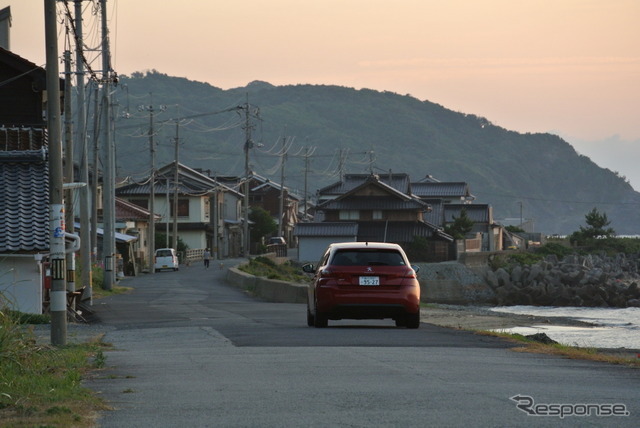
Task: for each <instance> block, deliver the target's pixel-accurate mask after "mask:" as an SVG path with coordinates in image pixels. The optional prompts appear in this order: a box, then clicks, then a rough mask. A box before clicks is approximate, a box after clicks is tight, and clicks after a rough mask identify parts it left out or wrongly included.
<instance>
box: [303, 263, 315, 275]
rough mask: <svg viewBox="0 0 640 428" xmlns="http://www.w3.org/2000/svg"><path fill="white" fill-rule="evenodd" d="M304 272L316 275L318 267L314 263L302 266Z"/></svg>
mask: <svg viewBox="0 0 640 428" xmlns="http://www.w3.org/2000/svg"><path fill="white" fill-rule="evenodd" d="M302 271H303V272H306V273H316V267H315V266H314V265H313V264H312V263H307V264H305V265H302Z"/></svg>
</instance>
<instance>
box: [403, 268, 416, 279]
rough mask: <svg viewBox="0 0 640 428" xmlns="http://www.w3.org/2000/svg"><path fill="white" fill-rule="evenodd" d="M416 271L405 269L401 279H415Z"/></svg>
mask: <svg viewBox="0 0 640 428" xmlns="http://www.w3.org/2000/svg"><path fill="white" fill-rule="evenodd" d="M417 277H418V276H417V275H416V271H414V270H413V269H407V270H406V271H405V273H404V275H403V278H417Z"/></svg>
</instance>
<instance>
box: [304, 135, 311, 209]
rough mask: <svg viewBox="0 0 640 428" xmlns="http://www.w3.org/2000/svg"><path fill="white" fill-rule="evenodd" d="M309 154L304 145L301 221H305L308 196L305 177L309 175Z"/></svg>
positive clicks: (307, 148)
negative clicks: (302, 215)
mask: <svg viewBox="0 0 640 428" xmlns="http://www.w3.org/2000/svg"><path fill="white" fill-rule="evenodd" d="M310 157H311V154H310V153H309V147H308V146H307V147H305V151H304V211H303V212H304V219H303V221H307V201H308V199H309V196H308V194H307V191H308V190H307V178H308V175H309V158H310Z"/></svg>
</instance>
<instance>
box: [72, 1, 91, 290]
mask: <svg viewBox="0 0 640 428" xmlns="http://www.w3.org/2000/svg"><path fill="white" fill-rule="evenodd" d="M75 28H76V89H77V91H78V94H77V101H76V111H77V114H78V126H77V127H76V129H75V138H74V140H75V143H76V144H77V145H78V147H80V153H81V156H80V180H81V181H82V182H83V183H86V185H85V187H84V188H83V189H82V190H81V194H80V244H81V246H80V263H81V270H82V285H83V286H84V287H85V291H84V295H83V296H81V297H86V298H88V299H91V298H92V296H93V290H92V288H91V287H92V281H91V238H90V236H91V233H90V232H91V231H90V226H89V161H88V158H89V151H88V147H87V131H86V120H85V115H86V109H85V104H84V103H85V99H84V91H85V85H84V53H83V49H84V47H83V45H82V43H83V37H82V0H75ZM96 171H97V169H96ZM94 174H96V172H94ZM93 197H94V199H95V197H96V196H95V193H94V196H93ZM90 301H91V300H90Z"/></svg>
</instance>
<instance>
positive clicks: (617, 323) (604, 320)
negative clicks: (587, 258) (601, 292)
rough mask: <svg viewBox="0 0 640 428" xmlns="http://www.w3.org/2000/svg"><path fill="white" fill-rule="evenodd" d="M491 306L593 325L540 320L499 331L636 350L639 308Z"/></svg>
mask: <svg viewBox="0 0 640 428" xmlns="http://www.w3.org/2000/svg"><path fill="white" fill-rule="evenodd" d="M492 310H493V311H496V312H507V313H513V314H522V315H534V316H539V317H567V318H572V319H576V320H580V321H585V322H588V323H591V324H593V327H570V326H553V325H543V324H540V325H533V326H531V327H515V328H511V329H506V330H501V331H507V332H511V333H518V334H523V335H528V334H535V333H545V334H546V335H547V336H549V337H550V338H551V339H553V340H555V341H556V342H559V343H561V344H563V345H570V346H580V347H585V348H626V349H638V350H640V308H585V307H547V306H501V307H496V308H493V309H492Z"/></svg>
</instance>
